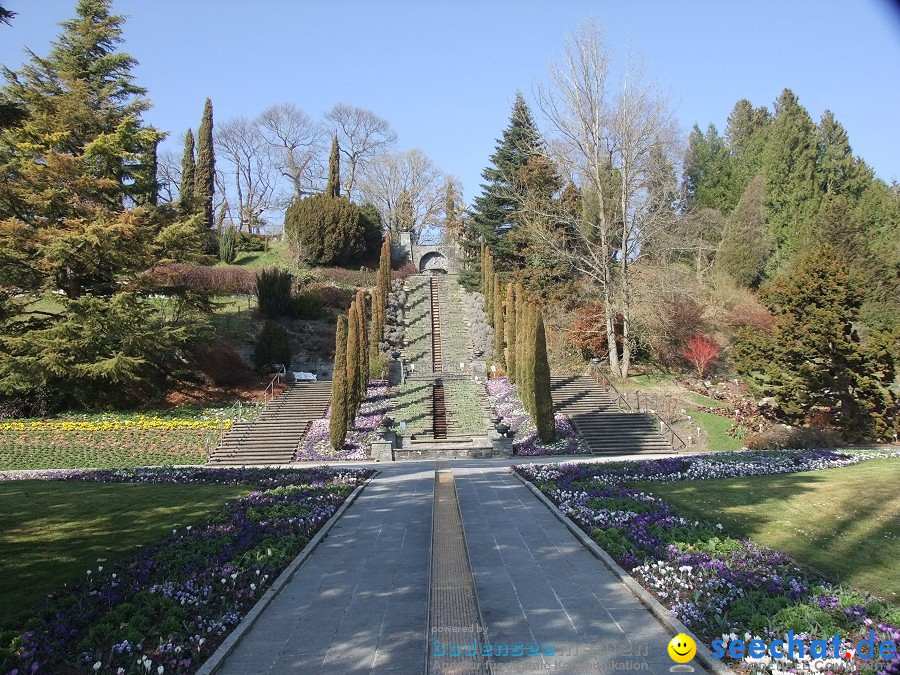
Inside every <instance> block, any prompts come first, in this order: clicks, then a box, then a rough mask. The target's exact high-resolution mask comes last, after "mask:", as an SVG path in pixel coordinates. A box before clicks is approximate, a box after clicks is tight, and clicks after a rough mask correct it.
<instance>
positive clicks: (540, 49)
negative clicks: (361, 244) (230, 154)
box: [0, 0, 900, 200]
mask: <svg viewBox="0 0 900 675" xmlns="http://www.w3.org/2000/svg"><path fill="white" fill-rule="evenodd" d="M3 5H4V6H5V7H6V8H7V9H11V10H13V11H16V12H18V13H19V15H18V16H17V17H16V18H15V20H14V22H13V25H12V27H0V62H2V63H4V64H6V65H8V66H10V67H13V68H15V67H16V66H17V65H18V64H19V63H20V62H21V60H22V58H23V57H22V47H23V46H28V47H30V48H31V49H33V50H34V51H35V52H36V53H38V54H39V55H40V54H46V53H47V51H48V48H49V41H50V40H51V39H53V38H54V37H55V36H56V35H57V34H58V27H57V24H58V23H59V22H60V21H62V20H64V19H66V18H69V17H70V16H71V15H72V14H73V13H74V7H75V0H4V1H3ZM115 9H116V11H117V12H120V13H123V14H126V15H128V16H129V19H128V21H127V23H126V25H125V38H126V45H125V49H126V50H127V51H129V52H130V53H131V54H132V55H133V56H134V57H135V58H137V59H138V61H139V62H140V66H139V68H138V69H137V78H138V81H139V83H140V84H141V85H143V86H145V87H147V88H148V89H149V94H150V97H151V98H152V100H153V103H154V108H153V110H152V111H150V112H149V113H148V114H147V118H148V119H149V121H150V122H152V123H153V124H154V125H156V126H157V127H159V128H161V129H163V130H167V131H169V132H171V133H172V136H173V138H175V137H178V136H179V135H181V134H182V133H183V132H184V130H185V129H186V128H187V127H188V126H193V127H194V128H196V126H197V124H198V123H199V118H200V113H201V111H202V107H203V101H204V99H205V98H206V97H207V96H209V97H210V98H212V100H213V104H214V106H215V116H216V119H218V120H224V119H227V118H229V117H234V116H237V115H247V116H254V115H256V114H257V113H259V112H260V111H262V110H263V109H265V108H267V107H268V106H270V105H272V104H275V103H280V102H284V101H288V102H292V103H294V104H295V105H297V106H299V107H300V108H302V109H303V110H305V111H306V112H307V113H308V114H309V115H311V116H312V117H314V118H320V117H321V115H322V113H324V112H325V111H327V110H328V109H329V108H331V106H332V105H333V104H334V103H336V102H338V101H344V102H346V103H350V104H353V105H358V106H361V107H364V108H369V109H371V110H373V111H375V112H376V113H378V114H379V115H381V116H383V117H385V118H387V119H388V120H389V121H390V122H391V123H392V125H393V126H394V128H395V129H396V131H397V133H398V135H399V148H400V149H404V150H405V149H411V148H414V147H418V148H421V149H422V150H424V151H425V152H426V153H427V154H428V155H429V156H430V157H431V158H432V159H433V160H434V161H435V163H436V164H437V165H438V166H439V167H440V168H441V169H443V170H444V171H446V172H448V173H452V174H454V175H456V176H457V177H459V178H460V179H461V180H462V181H463V183H464V185H465V195H466V199H467V200H471V199H472V198H473V197H474V196H475V195H476V194H477V192H478V190H479V188H478V185H479V183H480V180H481V178H480V173H481V170H482V169H483V168H484V166H485V164H486V163H487V160H488V156H489V155H490V154H491V152H492V151H493V149H494V145H495V141H496V139H497V138H498V137H499V135H500V134H501V132H502V130H503V128H504V127H505V126H506V124H507V122H508V120H509V114H510V108H511V104H512V101H513V98H514V96H515V92H516V90H517V89H520V90H522V91H523V92H524V94H525V96H526V98H527V99H528V100H529V102H533V97H532V89H533V87H534V85H535V83H536V82H538V81H541V80H545V79H546V73H547V64H548V62H549V61H550V60H551V59H554V58H556V57H558V56H559V55H560V54H561V52H562V49H563V40H564V38H565V36H566V34H568V33H570V32H571V31H572V30H573V29H574V28H575V27H576V26H577V25H578V24H579V22H580V21H581V20H582V19H583V18H585V17H588V16H593V17H594V18H596V19H597V20H598V21H599V22H600V23H602V24H603V25H604V26H605V28H606V31H607V36H608V38H609V40H610V42H611V44H612V46H613V49H614V51H615V52H616V53H618V54H622V53H624V51H625V49H627V47H628V46H629V45H631V46H632V47H633V48H636V49H637V50H639V51H641V52H643V53H644V55H645V57H646V61H647V65H648V67H649V70H650V71H651V72H652V73H653V74H654V75H655V77H656V79H657V80H658V81H659V82H660V83H661V84H662V85H663V86H665V87H666V88H667V89H668V90H669V91H670V94H671V98H672V101H673V103H674V104H675V105H676V111H677V112H676V114H677V117H678V119H679V120H680V122H681V126H682V128H683V129H684V130H685V131H687V130H689V129H690V127H691V126H692V125H693V124H694V123H695V122H699V123H700V124H701V126H702V127H705V126H706V124H708V123H709V122H713V123H715V124H716V125H717V126H718V127H719V128H720V130H721V129H722V128H723V127H724V123H725V119H726V117H727V116H728V113H729V112H730V110H731V108H732V107H733V105H734V103H735V102H736V101H737V100H738V99H740V98H748V99H750V100H751V101H752V102H753V104H754V105H769V106H771V103H772V102H773V101H774V100H775V98H776V97H777V96H778V94H779V92H780V91H781V90H782V89H783V88H784V87H790V88H791V89H793V90H794V91H795V93H796V94H797V95H798V97H799V99H800V102H801V103H802V104H803V105H805V106H806V107H807V109H808V110H809V111H810V114H811V115H812V116H813V118H814V119H816V120H818V118H819V117H820V116H821V114H822V112H823V110H825V109H826V108H829V109H831V110H832V111H833V112H834V113H835V115H836V117H837V119H838V120H839V121H840V122H841V123H842V124H843V125H844V126H845V127H846V128H847V130H848V133H849V135H850V141H851V143H852V145H853V148H854V151H855V152H856V153H857V154H859V155H861V156H862V157H864V158H865V159H866V161H867V162H868V163H869V164H871V165H872V166H873V167H874V168H875V170H876V173H877V174H878V175H879V176H880V177H881V178H883V179H885V180H887V181H890V180H891V179H897V180H900V134H898V124H897V119H898V111H900V77H898V73H900V14H898V11H897V10H896V8H895V6H894V5H892V4H890V3H889V2H888V0H854V1H852V2H834V1H830V0H817V1H815V2H808V1H805V0H801V1H796V0H780V1H778V2H771V1H769V0H754V1H753V2H746V1H744V2H712V1H709V2H701V1H696V0H679V1H678V2H675V1H672V2H662V1H659V2H621V1H616V2H611V1H603V2H575V1H563V0H557V1H555V2H550V1H547V0H544V1H542V2H539V1H537V0H519V1H515V2H513V1H506V0H491V1H486V0H483V1H481V2H474V1H468V0H455V1H453V2H440V3H438V2H428V1H427V0H425V1H422V0H419V1H416V2H407V1H390V0H385V1H381V2H376V1H374V0H370V1H368V2H362V1H354V0H345V1H344V2H301V1H300V0H253V2H237V1H235V0H178V1H175V0H152V1H149V0H117V2H116V3H115ZM539 121H540V120H539ZM170 142H172V143H173V144H177V141H174V140H173V141H170Z"/></svg>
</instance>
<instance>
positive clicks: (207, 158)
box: [194, 99, 216, 229]
mask: <svg viewBox="0 0 900 675" xmlns="http://www.w3.org/2000/svg"><path fill="white" fill-rule="evenodd" d="M195 181H196V182H195V183H194V200H195V208H196V209H197V211H198V212H199V213H200V214H201V215H202V216H203V226H204V227H205V228H207V229H209V228H211V227H212V226H213V193H214V191H215V187H216V158H215V154H214V153H213V109H212V101H210V100H209V99H206V104H205V105H204V106H203V119H202V120H201V121H200V128H199V129H198V130H197V169H196V174H195Z"/></svg>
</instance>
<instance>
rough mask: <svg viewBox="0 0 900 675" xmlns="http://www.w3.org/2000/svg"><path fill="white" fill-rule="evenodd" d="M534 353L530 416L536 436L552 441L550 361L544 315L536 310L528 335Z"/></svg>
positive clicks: (554, 423) (554, 434)
mask: <svg viewBox="0 0 900 675" xmlns="http://www.w3.org/2000/svg"><path fill="white" fill-rule="evenodd" d="M530 339H531V342H532V346H531V348H530V351H532V352H533V353H534V358H533V363H534V370H533V373H532V377H533V382H534V383H533V385H531V387H530V389H531V390H532V391H533V394H532V397H533V399H534V410H533V412H532V417H533V418H534V425H535V427H537V432H538V437H539V438H540V439H541V440H542V441H543V442H544V443H550V442H552V441H553V440H554V439H555V437H556V420H555V419H554V417H553V398H552V395H551V393H550V362H549V360H548V359H547V335H546V333H545V331H544V317H543V315H542V314H541V311H540V310H539V309H538V310H537V311H536V318H535V320H534V330H533V334H532V335H531V336H530Z"/></svg>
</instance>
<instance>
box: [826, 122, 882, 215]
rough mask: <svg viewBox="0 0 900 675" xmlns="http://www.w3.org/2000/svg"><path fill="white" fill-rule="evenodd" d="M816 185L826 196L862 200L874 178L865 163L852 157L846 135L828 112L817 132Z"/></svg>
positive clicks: (854, 200) (848, 139) (851, 150)
mask: <svg viewBox="0 0 900 675" xmlns="http://www.w3.org/2000/svg"><path fill="white" fill-rule="evenodd" d="M816 151H817V156H816V183H817V187H818V191H819V192H820V193H821V194H823V195H844V196H845V197H846V198H847V199H848V200H849V201H852V202H854V203H855V202H856V201H857V200H859V198H860V196H861V195H862V193H863V191H864V190H865V189H866V187H867V186H868V185H869V183H870V182H871V180H872V178H873V173H872V170H871V169H870V168H869V167H868V166H866V164H865V162H863V161H862V160H861V159H857V158H856V157H854V156H853V149H852V148H851V147H850V138H849V137H848V136H847V131H846V130H845V129H844V127H843V126H842V125H841V123H840V122H838V121H837V120H836V119H835V118H834V113H832V112H831V111H830V110H826V111H825V113H824V114H823V115H822V120H821V121H820V122H819V125H818V127H817V128H816Z"/></svg>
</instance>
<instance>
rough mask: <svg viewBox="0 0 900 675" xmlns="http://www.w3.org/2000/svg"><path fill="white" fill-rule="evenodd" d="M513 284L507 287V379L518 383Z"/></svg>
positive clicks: (514, 292) (515, 301)
mask: <svg viewBox="0 0 900 675" xmlns="http://www.w3.org/2000/svg"><path fill="white" fill-rule="evenodd" d="M515 288H516V287H515V286H514V285H513V284H512V283H509V284H507V285H506V323H505V325H506V377H507V378H508V379H509V381H510V382H512V383H513V384H515V383H516V303H517V300H516V291H515Z"/></svg>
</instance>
